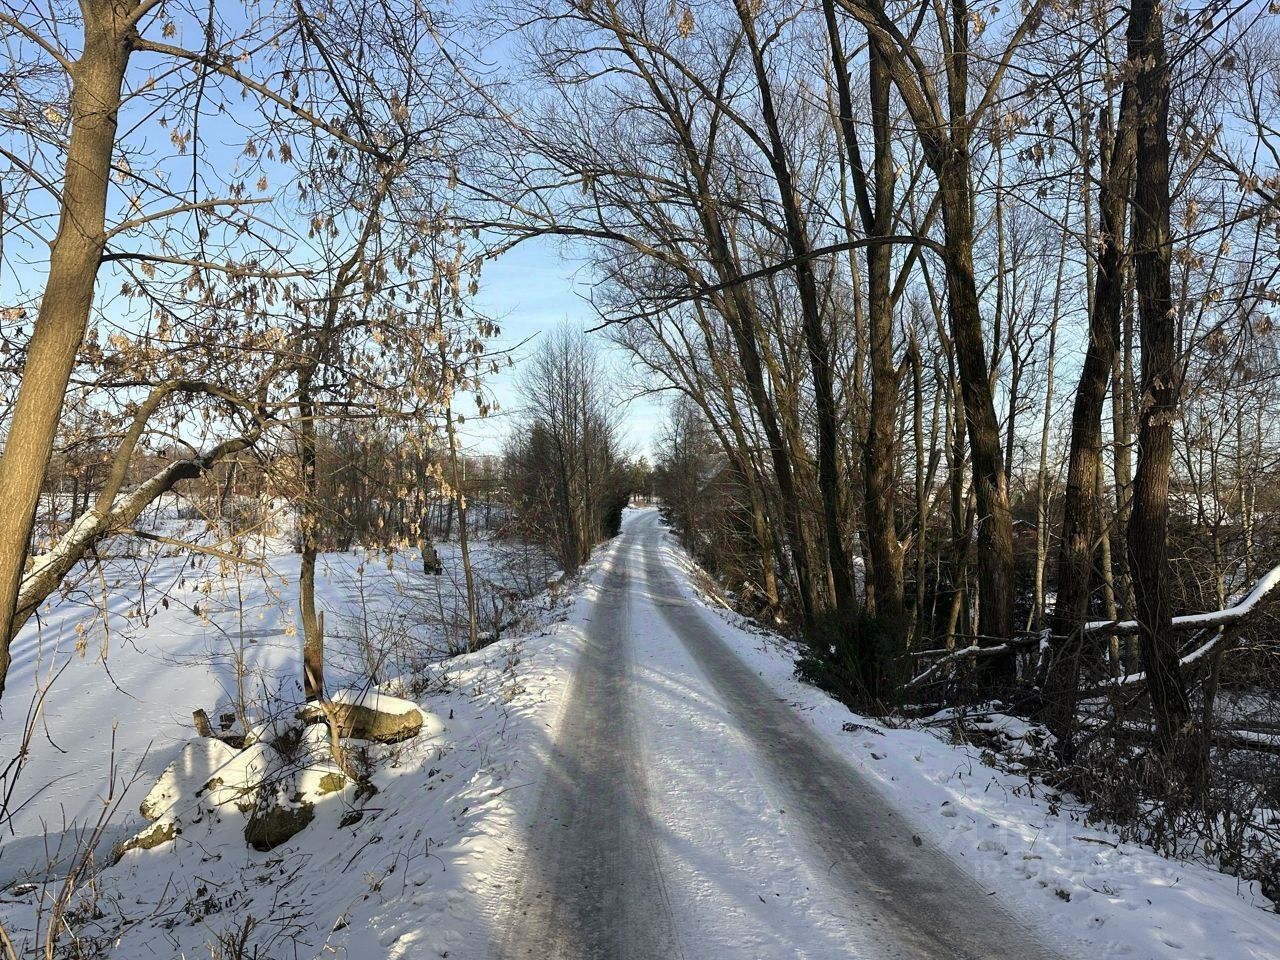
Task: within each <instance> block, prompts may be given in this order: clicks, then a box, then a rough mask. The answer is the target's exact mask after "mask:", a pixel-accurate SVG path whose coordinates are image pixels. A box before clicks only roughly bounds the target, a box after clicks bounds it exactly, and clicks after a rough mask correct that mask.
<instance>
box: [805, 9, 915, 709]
mask: <svg viewBox="0 0 1280 960" xmlns="http://www.w3.org/2000/svg"><path fill="white" fill-rule="evenodd" d="M823 13H824V16H825V20H826V27H827V37H828V40H829V42H830V46H831V60H832V68H833V73H834V76H835V82H836V92H837V96H838V98H839V105H840V124H839V126H840V134H841V138H842V140H843V143H844V152H845V156H846V159H847V161H848V164H849V171H850V174H851V177H852V180H853V186H854V192H855V194H856V196H857V201H858V210H859V213H860V216H861V220H862V227H863V230H864V231H865V233H866V234H867V236H869V237H887V236H888V235H889V234H890V233H891V232H892V228H893V214H894V209H893V203H894V189H893V187H894V176H895V171H894V159H893V144H892V140H891V131H890V126H889V91H890V77H889V71H888V68H887V66H886V64H885V62H884V57H883V55H882V54H881V52H880V50H879V48H878V47H877V46H876V45H875V44H869V45H868V48H867V62H868V71H867V78H868V82H869V89H870V99H871V133H872V176H871V177H868V176H867V173H866V169H865V167H864V165H863V162H862V153H861V147H860V146H859V143H858V134H857V127H856V126H855V125H854V119H853V117H854V111H853V92H852V89H851V85H850V82H849V67H848V59H847V57H846V55H845V51H844V44H843V41H842V39H841V36H840V26H839V23H838V21H837V19H836V14H835V2H834V0H824V3H823ZM869 181H870V182H869ZM873 197H874V200H873ZM865 256H866V261H867V319H868V332H867V333H868V340H869V342H868V353H869V355H870V368H871V399H870V403H869V405H868V413H867V436H866V443H865V444H864V446H863V455H862V460H863V476H862V483H863V491H864V494H865V496H864V503H865V507H864V512H865V514H866V523H867V531H866V534H867V549H868V553H869V555H870V561H871V563H870V568H871V585H872V594H873V596H874V598H875V613H876V619H877V621H878V622H879V625H880V629H881V632H882V633H883V635H884V636H885V637H886V638H888V647H889V649H886V650H879V651H876V653H877V654H878V656H877V657H876V659H877V661H879V662H878V663H877V665H876V666H877V673H882V672H884V671H885V669H886V668H889V669H891V670H892V664H893V663H894V662H896V661H898V660H899V659H900V657H901V655H902V654H903V653H904V652H905V648H906V634H907V629H908V624H907V618H906V616H905V613H904V609H903V586H902V576H903V557H902V544H901V543H900V542H899V540H898V531H897V524H896V505H895V493H896V477H895V476H894V473H895V470H894V466H895V462H896V450H897V441H898V434H897V430H896V426H897V425H896V422H895V421H896V417H897V411H898V394H899V390H900V382H899V373H898V369H897V366H896V365H895V363H894V346H895V339H894V328H893V308H894V296H893V289H892V285H891V282H890V271H891V268H892V265H893V248H892V247H890V246H889V245H888V244H887V243H884V244H872V245H870V246H868V247H867V248H866V254H865ZM872 692H873V693H875V694H876V695H879V693H880V691H872Z"/></svg>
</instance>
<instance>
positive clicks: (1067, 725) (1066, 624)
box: [1044, 84, 1135, 752]
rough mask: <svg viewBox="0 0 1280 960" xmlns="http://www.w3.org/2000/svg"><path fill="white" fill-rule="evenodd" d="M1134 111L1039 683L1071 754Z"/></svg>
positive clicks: (1111, 183)
mask: <svg viewBox="0 0 1280 960" xmlns="http://www.w3.org/2000/svg"><path fill="white" fill-rule="evenodd" d="M1134 103H1135V100H1134V93H1133V90H1132V88H1131V85H1129V84H1126V85H1125V89H1124V92H1123V93H1122V94H1121V98H1120V117H1119V120H1118V121H1117V125H1116V139H1115V143H1114V144H1113V146H1112V148H1111V150H1110V153H1109V155H1108V156H1107V157H1106V158H1105V159H1104V163H1105V164H1106V169H1105V170H1104V171H1103V174H1102V182H1101V185H1100V186H1099V194H1100V196H1099V204H1098V205H1099V209H1100V214H1101V218H1102V223H1101V232H1100V235H1099V237H1098V244H1099V252H1098V264H1097V270H1096V271H1095V274H1094V289H1093V297H1092V311H1091V313H1090V315H1089V344H1088V347H1087V349H1086V351H1085V357H1084V365H1083V367H1082V368H1081V370H1080V381H1079V384H1078V385H1077V387H1076V399H1075V404H1074V406H1073V408H1072V411H1071V446H1070V452H1069V453H1068V457H1067V487H1066V491H1065V494H1064V499H1063V508H1062V538H1061V545H1060V547H1059V551H1058V599H1057V602H1056V603H1055V604H1054V608H1053V620H1052V625H1051V630H1052V633H1053V636H1054V638H1055V639H1054V644H1053V647H1052V649H1051V650H1050V658H1049V661H1048V667H1047V671H1046V674H1045V678H1044V704H1045V706H1044V719H1045V721H1046V722H1047V723H1048V725H1049V727H1050V729H1052V730H1053V732H1054V733H1055V734H1056V735H1057V736H1058V742H1059V745H1060V747H1062V748H1067V747H1068V746H1069V743H1070V735H1071V732H1072V730H1071V727H1072V722H1073V720H1074V718H1075V707H1076V697H1077V693H1078V689H1079V662H1080V653H1081V650H1082V647H1083V642H1084V640H1083V634H1082V632H1081V628H1082V626H1083V623H1084V621H1085V620H1086V619H1087V618H1088V612H1089V596H1090V592H1091V587H1092V583H1093V558H1094V552H1095V547H1096V545H1097V541H1098V498H1097V486H1098V475H1099V471H1100V470H1101V469H1102V410H1103V406H1104V404H1105V403H1106V397H1107V381H1108V380H1109V379H1110V375H1111V358H1112V356H1113V354H1114V353H1115V348H1116V335H1117V330H1118V328H1119V325H1120V309H1121V306H1122V305H1123V301H1124V227H1125V204H1126V201H1127V199H1128V194H1129V184H1130V180H1131V174H1132V164H1133V150H1134V139H1133V137H1134V125H1133V120H1134V118H1133V108H1134ZM1068 752H1069V750H1068Z"/></svg>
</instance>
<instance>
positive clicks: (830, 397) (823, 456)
mask: <svg viewBox="0 0 1280 960" xmlns="http://www.w3.org/2000/svg"><path fill="white" fill-rule="evenodd" d="M735 5H736V7H737V11H738V16H739V19H740V20H741V23H742V28H743V33H744V35H745V37H746V38H747V43H748V45H749V47H750V49H751V55H752V63H753V66H754V68H755V75H756V83H757V86H758V87H759V92H760V108H761V114H762V116H763V118H764V123H765V128H766V130H767V132H768V136H769V146H770V151H769V165H770V168H771V170H772V173H773V178H774V181H775V183H776V186H777V188H778V199H779V202H780V205H781V206H782V212H783V220H784V226H785V229H786V236H787V244H788V246H789V248H790V253H791V255H792V256H793V257H794V258H795V260H796V264H795V271H794V272H795V277H796V288H797V292H798V293H799V296H800V313H801V319H802V325H803V329H804V338H805V347H806V351H807V353H808V358H809V369H810V374H811V376H812V377H813V393H814V407H815V417H816V420H817V433H818V490H819V492H820V494H821V496H822V512H823V534H824V538H825V540H826V547H827V562H828V565H829V569H830V576H831V583H832V588H833V593H834V596H835V612H836V617H837V629H838V630H839V631H840V637H841V640H842V641H844V642H853V643H855V644H856V652H857V656H858V658H859V660H860V661H861V662H862V664H863V669H864V676H863V682H864V683H869V682H871V677H870V675H869V674H868V673H867V671H869V670H872V669H874V668H873V667H872V665H871V663H870V658H868V653H870V651H867V650H866V649H864V645H863V643H862V639H863V638H859V637H853V636H848V635H847V632H848V631H850V630H852V629H853V613H854V611H855V609H856V606H857V602H858V598H857V592H856V589H855V586H854V580H853V567H852V565H851V563H850V561H849V552H848V550H847V549H846V547H845V542H844V525H843V522H842V520H843V516H844V502H843V497H842V496H841V489H842V487H841V477H840V460H839V449H840V437H839V412H838V410H837V409H836V397H835V384H834V374H833V369H832V362H831V347H830V344H829V343H828V341H827V331H826V324H825V322H824V320H823V316H822V308H821V304H820V303H819V298H818V285H817V279H816V278H815V276H814V270H813V267H814V264H813V258H812V257H811V256H810V250H811V244H810V242H809V235H808V228H807V226H806V224H805V220H804V215H805V214H804V210H803V209H802V205H801V197H800V191H799V189H798V188H797V186H796V184H795V178H794V176H793V174H792V172H791V168H790V165H789V163H788V160H787V154H786V144H785V142H784V140H783V137H782V129H781V125H780V123H779V120H778V116H777V112H776V110H775V107H774V100H773V81H772V80H771V79H770V76H769V70H768V65H767V64H766V62H765V59H764V52H763V50H762V48H761V46H760V43H759V41H758V39H757V37H756V31H755V13H754V12H753V11H752V10H750V9H749V8H748V5H747V3H746V0H735Z"/></svg>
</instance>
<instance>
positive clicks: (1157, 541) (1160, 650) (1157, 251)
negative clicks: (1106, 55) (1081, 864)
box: [1128, 0, 1191, 752]
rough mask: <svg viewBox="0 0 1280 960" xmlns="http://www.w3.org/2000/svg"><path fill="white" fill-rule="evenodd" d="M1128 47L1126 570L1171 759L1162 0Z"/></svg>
mask: <svg viewBox="0 0 1280 960" xmlns="http://www.w3.org/2000/svg"><path fill="white" fill-rule="evenodd" d="M1128 43H1129V65H1130V66H1131V67H1132V68H1133V70H1134V90H1135V96H1136V102H1135V105H1134V106H1135V110H1136V114H1137V118H1138V119H1137V153H1136V167H1135V171H1136V182H1135V186H1134V198H1133V247H1134V269H1135V280H1136V288H1137V295H1138V320H1139V343H1140V347H1141V355H1142V374H1141V381H1140V392H1139V401H1138V405H1137V406H1138V465H1137V470H1136V472H1135V475H1134V480H1133V503H1132V512H1131V514H1130V517H1129V536H1128V541H1129V544H1128V545H1129V569H1130V575H1131V577H1132V578H1133V592H1134V601H1135V606H1136V608H1137V609H1136V613H1137V617H1136V619H1137V621H1138V624H1139V626H1140V631H1139V634H1138V643H1139V646H1140V648H1141V650H1142V659H1143V662H1144V664H1145V666H1146V672H1147V678H1146V679H1147V691H1148V694H1149V696H1150V698H1151V709H1152V714H1153V716H1154V720H1155V726H1156V736H1157V740H1158V742H1159V744H1160V746H1161V748H1162V749H1163V750H1165V751H1166V752H1169V751H1172V750H1173V749H1174V747H1175V746H1176V745H1177V744H1178V743H1179V741H1180V740H1181V739H1182V738H1183V736H1184V727H1185V725H1186V724H1187V723H1188V722H1189V720H1190V716H1191V708H1190V703H1189V701H1188V698H1187V689H1186V685H1185V683H1184V681H1183V677H1182V672H1181V669H1180V667H1179V664H1178V653H1177V648H1176V646H1175V644H1174V636H1173V624H1172V619H1173V603H1172V598H1171V597H1170V595H1169V584H1170V576H1169V544H1168V523H1169V473H1170V465H1171V462H1172V459H1173V424H1174V421H1175V420H1176V419H1177V417H1178V394H1179V391H1180V389H1181V379H1182V378H1181V376H1180V372H1179V369H1178V363H1179V357H1178V344H1177V324H1176V319H1175V317H1174V310H1173V294H1172V285H1171V282H1170V275H1169V274H1170V259H1171V243H1170V237H1169V234H1170V228H1169V207H1170V199H1169V65H1168V61H1167V60H1166V57H1165V46H1164V23H1163V21H1162V19H1161V5H1160V4H1158V3H1156V0H1134V3H1133V4H1132V7H1131V9H1130V13H1129V31H1128Z"/></svg>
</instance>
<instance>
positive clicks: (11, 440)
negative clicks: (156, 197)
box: [0, 0, 135, 695]
mask: <svg viewBox="0 0 1280 960" xmlns="http://www.w3.org/2000/svg"><path fill="white" fill-rule="evenodd" d="M134 6H135V4H133V3H127V4H126V3H120V2H113V0H84V2H83V3H82V7H83V9H84V17H83V21H84V47H83V50H82V52H81V54H80V58H79V59H78V60H77V61H76V62H75V63H74V64H72V66H71V81H72V88H71V139H70V141H69V143H68V146H67V158H66V165H65V170H66V175H65V178H64V180H63V184H62V196H61V200H60V209H59V222H58V233H57V235H56V236H55V237H54V240H53V245H52V247H51V248H50V251H49V273H48V277H47V279H46V281H45V288H44V294H43V296H42V297H41V299H40V309H39V312H38V313H37V315H36V322H35V327H34V329H33V330H32V334H31V341H30V343H29V344H28V346H27V353H26V363H25V364H24V366H23V370H22V382H21V384H20V385H19V387H18V397H17V400H16V401H15V402H14V406H13V413H12V416H11V417H10V420H9V424H8V434H7V436H6V438H5V443H4V453H3V454H2V455H0V511H3V513H2V514H0V625H3V627H2V628H0V695H3V693H4V682H5V676H6V674H7V673H8V670H9V662H10V656H9V643H10V638H11V636H12V632H13V631H12V629H11V627H12V624H13V620H14V611H15V606H16V604H17V599H18V589H19V585H20V583H21V580H22V571H23V568H24V567H25V566H26V559H27V546H28V543H29V541H30V539H31V532H32V529H33V527H34V524H35V515H36V508H37V506H38V505H39V502H40V488H41V486H42V485H43V483H44V475H45V469H46V468H47V466H48V463H49V457H50V455H51V454H52V452H53V444H54V439H55V437H56V435H57V430H58V421H59V419H60V418H61V416H62V402H63V399H64V397H65V395H66V390H67V383H68V381H69V380H70V378H71V370H72V367H73V366H74V364H75V359H76V354H77V352H78V351H79V349H80V345H81V343H82V342H83V340H84V333H85V329H86V327H87V325H88V322H89V311H90V309H91V308H92V305H93V295H94V288H95V285H96V282H97V278H98V264H99V262H100V261H101V258H102V250H103V245H104V243H105V240H104V238H105V235H106V209H107V185H108V183H110V181H111V157H112V152H113V150H114V148H115V141H116V120H117V114H118V111H119V109H120V89H121V85H122V84H123V82H124V73H125V68H126V66H127V65H128V62H129V55H130V53H131V40H132V37H133V35H134V31H133V25H132V23H131V22H130V21H129V16H130V14H131V13H132V12H133V8H134Z"/></svg>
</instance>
